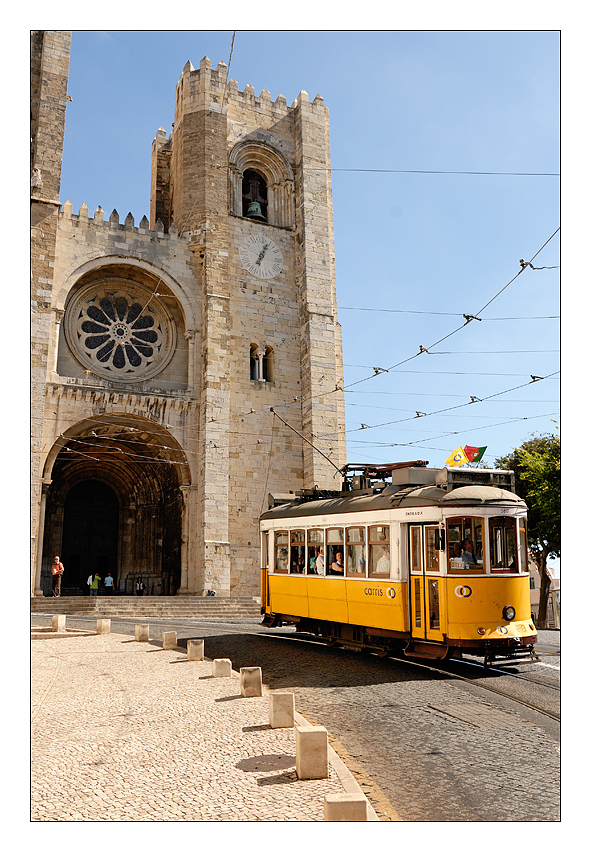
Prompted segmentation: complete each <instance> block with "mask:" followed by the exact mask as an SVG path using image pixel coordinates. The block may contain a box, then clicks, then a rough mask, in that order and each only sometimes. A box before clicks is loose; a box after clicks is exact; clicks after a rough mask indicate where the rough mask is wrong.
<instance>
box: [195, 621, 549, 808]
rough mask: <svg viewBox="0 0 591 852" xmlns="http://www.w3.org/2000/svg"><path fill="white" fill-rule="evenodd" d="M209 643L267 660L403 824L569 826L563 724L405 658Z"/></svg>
mask: <svg viewBox="0 0 591 852" xmlns="http://www.w3.org/2000/svg"><path fill="white" fill-rule="evenodd" d="M191 635H192V636H194V637H203V636H205V630H203V629H201V630H200V629H199V628H197V629H196V630H194V631H193V633H192V634H191ZM205 641H206V646H207V647H208V648H209V649H210V650H209V653H211V654H214V655H215V656H218V655H220V656H221V655H222V654H223V655H228V656H231V657H232V659H235V660H236V665H241V666H251V665H260V666H261V667H262V669H263V678H264V681H265V683H266V684H267V685H268V686H269V687H270V688H272V689H289V691H290V692H293V693H294V695H295V700H296V706H297V707H298V709H299V710H300V711H301V712H302V713H304V714H305V715H306V717H307V718H309V719H310V720H311V721H312V722H314V723H315V724H320V725H325V726H326V727H327V728H328V729H329V730H330V731H331V733H332V734H333V735H334V736H335V737H336V738H337V739H338V741H339V743H340V744H341V745H342V746H343V748H344V749H345V750H346V752H347V753H348V755H349V757H350V759H352V760H354V761H356V763H357V764H358V766H359V767H360V769H361V770H362V771H363V772H365V773H366V774H367V775H368V776H369V777H371V779H372V780H373V782H374V783H375V785H376V787H377V789H378V791H379V793H380V794H381V795H384V796H385V797H386V798H387V800H388V801H389V802H390V803H391V805H392V807H393V808H394V809H395V811H396V813H397V814H398V817H399V819H401V820H403V821H436V822H447V821H467V822H481V821H487V822H488V821H494V822H500V821H529V822H539V821H556V820H559V819H560V799H559V795H560V780H559V778H560V753H559V740H558V728H559V726H558V725H556V724H554V726H553V727H554V730H555V732H556V733H554V734H553V733H552V732H549V731H548V729H547V728H548V727H549V728H552V726H542V725H541V724H540V725H538V724H535V722H533V721H532V718H531V713H529V712H528V711H525V710H524V711H521V710H520V709H519V706H518V705H516V704H515V703H514V702H511V701H510V700H509V699H505V698H503V697H501V696H495V695H493V694H491V693H486V692H482V691H481V690H480V689H479V688H478V686H472V685H471V684H465V683H463V682H461V681H458V680H451V679H449V678H447V677H446V676H445V675H443V674H441V675H439V674H436V673H433V672H422V671H420V670H417V669H413V668H411V667H409V666H407V665H405V663H404V662H398V661H396V660H390V659H379V658H376V657H375V656H372V655H364V654H356V653H353V652H351V651H346V650H339V649H334V648H326V647H324V646H314V645H310V644H307V643H306V644H304V643H302V645H301V646H299V647H298V648H297V649H294V648H293V643H287V642H285V641H284V640H281V639H280V638H279V637H277V638H272V637H257V636H250V637H248V638H247V637H245V636H244V635H230V634H222V635H216V636H214V635H209V636H208V637H207V638H206V640H205ZM348 765H349V766H351V761H350V760H348ZM366 794H367V796H368V798H369V799H370V801H372V804H374V807H376V810H379V808H378V806H377V805H376V802H375V801H373V799H372V793H371V790H366ZM381 819H384V817H383V816H382V817H381Z"/></svg>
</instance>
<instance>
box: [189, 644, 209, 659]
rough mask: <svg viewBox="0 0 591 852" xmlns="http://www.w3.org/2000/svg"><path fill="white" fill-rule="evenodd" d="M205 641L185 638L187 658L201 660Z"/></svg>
mask: <svg viewBox="0 0 591 852" xmlns="http://www.w3.org/2000/svg"><path fill="white" fill-rule="evenodd" d="M204 646H205V642H204V640H203V639H188V640H187V660H203V656H204V653H205V649H204Z"/></svg>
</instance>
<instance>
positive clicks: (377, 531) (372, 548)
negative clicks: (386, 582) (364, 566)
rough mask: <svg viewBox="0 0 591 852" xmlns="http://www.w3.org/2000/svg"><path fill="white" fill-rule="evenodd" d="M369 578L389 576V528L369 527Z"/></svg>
mask: <svg viewBox="0 0 591 852" xmlns="http://www.w3.org/2000/svg"><path fill="white" fill-rule="evenodd" d="M367 538H368V543H369V576H370V577H389V576H390V527H381V526H380V527H369V529H368V535H367Z"/></svg>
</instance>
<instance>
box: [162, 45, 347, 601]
mask: <svg viewBox="0 0 591 852" xmlns="http://www.w3.org/2000/svg"><path fill="white" fill-rule="evenodd" d="M150 219H151V221H150V227H151V228H152V229H154V228H157V227H161V228H162V227H163V228H165V229H168V228H170V227H171V226H173V224H174V225H176V227H177V228H178V230H179V235H180V236H182V237H184V238H186V239H188V243H189V248H190V256H191V261H190V266H191V272H192V274H193V275H194V276H195V279H196V281H197V286H198V291H199V293H200V295H201V312H200V329H199V333H200V341H201V347H200V350H199V351H198V352H197V351H196V352H195V375H196V376H197V375H198V376H199V381H198V382H197V381H196V382H195V392H196V393H198V395H199V402H200V405H199V424H198V447H199V448H198V454H199V469H200V481H201V487H199V488H198V489H197V491H198V496H197V497H196V500H197V502H198V511H197V514H198V517H199V518H200V524H198V525H197V526H198V529H197V530H196V534H197V537H198V539H199V541H198V546H197V550H198V555H197V564H199V565H201V566H203V572H204V583H205V586H207V584H208V583H211V584H214V583H217V584H218V585H217V587H218V588H219V587H220V583H221V584H222V585H226V584H227V585H228V586H229V587H230V588H231V589H238V588H240V587H241V586H243V581H242V579H241V578H246V574H247V573H252V570H253V568H252V566H253V565H255V564H256V565H258V557H257V556H256V553H257V550H258V533H257V520H258V515H259V514H260V512H261V510H262V509H264V508H266V494H267V492H269V491H273V490H281V491H289V490H291V491H296V490H298V489H300V488H302V487H306V488H311V487H313V486H315V485H317V486H318V487H319V488H335V487H338V485H340V481H339V479H338V476H335V475H336V470H335V467H333V466H332V465H331V464H330V463H328V462H327V461H326V459H325V458H324V457H323V455H321V454H320V453H317V452H315V450H314V449H313V447H312V446H310V444H308V443H307V442H306V441H303V440H302V439H301V437H299V436H298V435H297V434H296V433H295V432H294V431H292V430H290V429H289V428H288V427H286V426H285V425H284V424H283V423H281V422H280V421H279V420H278V418H275V417H274V415H273V414H272V413H271V411H270V409H271V408H274V409H276V411H277V412H278V413H279V414H280V415H281V417H282V418H283V419H284V420H285V421H286V422H287V423H289V424H290V425H291V426H292V427H293V429H294V430H297V432H300V433H301V434H302V435H304V437H305V438H306V439H307V441H310V442H311V444H313V445H314V446H315V447H317V448H318V449H319V450H320V451H321V452H322V453H323V454H324V456H327V457H328V458H330V459H331V460H332V461H333V463H334V465H336V466H337V467H340V466H342V465H344V464H345V463H346V450H345V432H344V429H345V423H344V396H343V391H342V387H343V370H342V344H341V330H340V326H339V324H338V321H337V310H336V287H335V263H334V238H333V220H332V192H331V176H330V150H329V124H328V110H327V108H326V106H325V104H324V101H323V99H322V98H321V97H320V96H317V97H316V98H315V99H314V101H313V102H310V99H309V97H308V95H307V93H306V92H304V91H301V92H300V94H299V95H298V97H297V98H296V100H295V101H294V102H293V104H292V105H291V106H290V107H288V105H287V101H286V99H285V97H284V96H283V95H279V96H278V97H277V98H276V100H274V101H273V100H271V95H270V93H269V92H268V91H267V89H264V90H263V91H262V92H261V94H260V95H259V96H258V97H256V96H255V91H254V89H253V87H252V86H251V85H250V84H249V85H247V86H246V87H245V88H244V90H243V91H239V89H238V84H237V82H236V81H235V80H234V79H231V80H228V79H227V67H226V65H225V64H224V63H223V62H220V63H219V64H218V66H217V68H215V69H213V68H212V66H211V62H210V60H209V59H208V58H207V57H205V58H204V59H202V60H201V63H200V65H199V68H198V69H195V68H194V67H193V66H192V64H191V63H190V62H187V64H186V65H185V67H184V69H183V72H182V75H181V77H180V80H179V82H178V84H177V87H176V93H175V120H174V126H173V131H172V133H171V134H170V136H169V137H168V138H167V137H166V133H165V131H164V130H163V129H162V128H161V129H160V130H159V131H158V133H157V135H156V138H155V139H154V143H153V149H152V193H151V210H150ZM197 388H198V389H197ZM197 570H201V569H197ZM249 585H250V584H249Z"/></svg>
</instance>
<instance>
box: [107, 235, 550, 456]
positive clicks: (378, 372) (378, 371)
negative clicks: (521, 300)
mask: <svg viewBox="0 0 591 852" xmlns="http://www.w3.org/2000/svg"><path fill="white" fill-rule="evenodd" d="M559 230H560V228H557V229H556V231H555V232H554V233H553V234H552V235H551V236H550V237H549V238H548V240H546V242H545V243H544V244H543V245H542V246H541V248H540V249H538V251H537V252H536V253H535V254H534V255H533V257H532V258H531V260H530V261H529V262H528V263H524V262H523V261H522V262H521V263H522V266H521V269H520V270H519V272H518V273H517V275H515V276H514V277H513V278H512V279H511V281H509V282H508V283H507V284H506V285H505V286H504V287H503V288H502V289H501V290H500V291H499V292H498V293H497V294H496V295H495V296H493V298H492V299H490V300H489V301H488V302H487V303H486V305H484V307H483V308H481V309H480V311H478V313H482V311H484V310H485V308H486V307H488V305H490V304H491V303H492V302H493V301H494V300H495V299H496V298H497V296H499V295H500V294H501V293H502V292H503V291H504V290H506V289H507V287H508V286H509V285H510V284H511V283H513V281H515V279H516V278H517V277H518V276H519V275H520V274H521V273H522V272H523V271H524V270H525V269H527V268H529V267H530V266H531V264H532V261H533V260H534V259H535V258H536V257H537V256H538V254H540V252H541V251H542V250H543V249H544V248H545V246H546V245H547V244H548V243H549V242H550V240H551V239H552V238H553V237H554V236H555V235H556V234H557V233H558V231H559ZM161 280H162V279H161V278H159V280H158V283H157V284H156V288H155V290H154V292H153V294H152V296H151V297H150V300H151V298H153V296H154V295H159V294H158V292H157V291H158V285H159V283H160V281H161ZM145 307H147V305H146V306H145ZM145 307H144V310H145ZM463 316H464V317H465V318H466V322H465V323H464V324H463V325H462V326H459V327H458V328H457V329H455V330H454V331H452V332H450V333H449V334H447V335H445V336H444V337H442V338H441V339H440V340H438V341H437V342H436V343H432V344H430V346H428V347H422V346H421V347H420V350H419V352H417V353H415V354H414V355H411V356H409V357H408V358H405V359H404V360H402V361H400V362H398V363H397V364H394V365H393V366H391V367H388V368H387V369H384V368H375V367H374V373H373V375H371V376H366V377H365V378H364V379H359V380H358V381H356V382H352V383H350V384H349V385H346V386H345V387H344V388H341V387H339V386H338V385H337V386H336V387H335V388H334V389H333V390H331V391H325V392H323V393H322V394H316V395H314V396H312V397H310V399H314V398H316V397H319V396H328V395H330V394H332V393H335V392H336V391H339V390H340V391H341V392H345V391H348V390H349V389H350V388H351V387H354V386H356V385H358V384H361V383H363V382H366V381H368V380H369V379H373V378H375V377H376V376H377V375H381V374H382V373H384V372H389V371H390V370H393V369H395V368H396V367H399V366H402V364H405V363H408V362H409V361H412V360H414V359H415V358H417V357H418V356H419V355H422V354H424V353H427V354H429V349H431V348H433V347H434V346H437V345H438V344H439V343H441V342H442V341H443V340H446V339H447V338H449V337H451V336H452V335H453V334H455V333H457V332H458V331H460V330H461V329H462V328H465V327H466V326H467V325H468V324H469V323H470V322H471V321H472V320H473V319H480V318H479V317H478V314H474V315H467V314H463ZM557 372H558V371H557ZM552 375H557V373H553V374H550V375H549V376H546V377H538V380H539V379H540V378H550V377H551V376H552ZM529 384H531V382H526V383H525V384H523V385H518V386H517V387H516V388H510V389H509V390H507V391H501V392H499V394H493V395H492V396H490V397H486V398H485V399H487V400H488V399H491V398H493V397H495V396H499V395H502V394H504V393H509V392H510V391H511V390H516V389H517V388H520V387H526V386H527V385H529ZM296 401H297V402H299V403H300V404H301V399H298V400H295V399H294V401H293V402H286V403H283V404H279V406H274V408H276V407H280V408H288V407H291V406H292V405H294V403H295V402H296ZM479 401H484V400H479ZM470 404H471V403H465V404H464V405H470ZM461 407H463V405H460V406H453V407H452V408H450V409H442V410H441V412H431V414H436V413H443V412H445V411H447V410H453V408H461ZM274 408H271V409H269V410H270V411H271V412H273V413H274V414H275V416H279V415H277V413H276V411H274ZM266 411H267V409H260V410H259V411H254V409H251V410H250V411H248V412H243V413H242V415H241V414H235V415H232V416H231V417H232V418H234V417H237V416H246V415H248V414H258V413H265V412H266ZM421 416H430V415H421ZM222 419H224V418H222ZM280 419H281V418H280ZM408 419H415V418H408ZM213 422H215V419H214V421H213ZM394 422H403V421H394ZM110 425H112V424H111V423H110ZM286 425H287V426H289V424H287V423H286ZM380 425H389V424H378V425H377V426H371V427H367V428H379V426H380ZM168 428H174V429H178V428H182V427H171V426H168ZM186 428H192V427H186ZM289 428H291V429H293V427H291V426H289ZM294 431H296V430H294ZM353 431H359V430H353ZM301 437H303V436H301ZM305 440H307V439H305ZM327 460H328V461H330V459H328V458H327ZM331 464H333V462H331Z"/></svg>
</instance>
